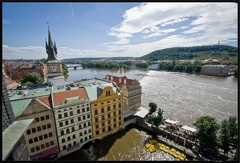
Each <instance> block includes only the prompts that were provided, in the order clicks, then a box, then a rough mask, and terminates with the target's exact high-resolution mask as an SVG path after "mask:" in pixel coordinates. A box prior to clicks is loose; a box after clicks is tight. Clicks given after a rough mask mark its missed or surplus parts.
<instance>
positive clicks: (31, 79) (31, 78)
mask: <svg viewBox="0 0 240 163" xmlns="http://www.w3.org/2000/svg"><path fill="white" fill-rule="evenodd" d="M21 83H22V85H33V84H42V83H43V79H42V77H41V75H40V74H39V73H37V72H29V73H28V74H27V75H26V76H25V77H24V78H23V79H22V80H21Z"/></svg>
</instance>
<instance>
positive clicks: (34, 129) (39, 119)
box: [17, 98, 58, 160]
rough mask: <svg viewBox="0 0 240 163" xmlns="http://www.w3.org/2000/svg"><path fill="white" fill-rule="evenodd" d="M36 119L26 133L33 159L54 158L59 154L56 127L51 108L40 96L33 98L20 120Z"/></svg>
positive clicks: (25, 136)
mask: <svg viewBox="0 0 240 163" xmlns="http://www.w3.org/2000/svg"><path fill="white" fill-rule="evenodd" d="M30 118H33V119H34V123H32V124H31V125H30V127H29V129H28V130H27V132H26V133H25V134H24V138H25V141H26V144H27V148H28V152H29V156H30V159H31V160H53V159H55V158H57V156H58V143H57V136H56V128H55V123H54V117H53V113H52V111H51V108H50V107H48V106H47V105H46V104H44V103H43V102H42V101H41V100H40V99H39V98H34V99H32V100H31V102H30V103H29V105H28V106H27V108H26V109H25V110H24V111H23V112H22V114H21V115H20V116H19V117H17V119H18V120H23V119H30Z"/></svg>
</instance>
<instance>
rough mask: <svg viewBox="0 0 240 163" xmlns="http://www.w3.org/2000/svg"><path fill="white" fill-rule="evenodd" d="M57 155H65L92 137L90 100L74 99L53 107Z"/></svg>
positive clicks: (77, 148)
mask: <svg viewBox="0 0 240 163" xmlns="http://www.w3.org/2000/svg"><path fill="white" fill-rule="evenodd" d="M54 116H55V121H56V127H57V135H58V143H59V151H60V154H59V156H60V157H62V156H65V155H67V154H69V153H72V152H74V151H76V150H79V149H80V148H81V147H82V145H84V144H85V143H86V142H88V141H90V140H91V139H92V123H91V112H90V102H89V101H88V100H81V99H79V100H74V102H70V103H67V104H65V105H62V106H61V107H59V108H55V109H54Z"/></svg>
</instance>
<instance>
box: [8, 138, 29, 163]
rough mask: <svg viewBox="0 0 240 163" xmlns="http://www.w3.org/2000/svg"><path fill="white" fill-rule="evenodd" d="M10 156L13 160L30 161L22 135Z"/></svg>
mask: <svg viewBox="0 0 240 163" xmlns="http://www.w3.org/2000/svg"><path fill="white" fill-rule="evenodd" d="M12 157H13V160H14V161H30V157H29V154H28V149H27V145H26V142H25V139H24V137H22V138H21V139H20V141H19V142H18V143H17V145H16V148H15V149H14V150H13V152H12Z"/></svg>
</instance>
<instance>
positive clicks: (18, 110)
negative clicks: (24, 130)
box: [11, 98, 32, 118]
mask: <svg viewBox="0 0 240 163" xmlns="http://www.w3.org/2000/svg"><path fill="white" fill-rule="evenodd" d="M31 101H32V98H30V99H24V100H17V101H11V105H12V108H13V113H14V116H15V117H16V118H17V117H19V116H20V115H21V114H22V113H23V111H24V110H25V109H26V108H27V106H28V105H29V103H30V102H31Z"/></svg>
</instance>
